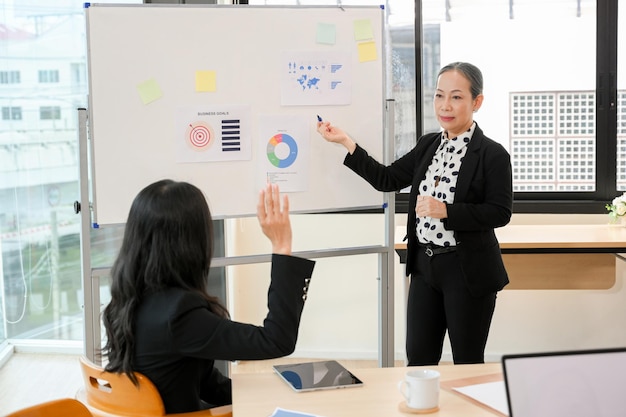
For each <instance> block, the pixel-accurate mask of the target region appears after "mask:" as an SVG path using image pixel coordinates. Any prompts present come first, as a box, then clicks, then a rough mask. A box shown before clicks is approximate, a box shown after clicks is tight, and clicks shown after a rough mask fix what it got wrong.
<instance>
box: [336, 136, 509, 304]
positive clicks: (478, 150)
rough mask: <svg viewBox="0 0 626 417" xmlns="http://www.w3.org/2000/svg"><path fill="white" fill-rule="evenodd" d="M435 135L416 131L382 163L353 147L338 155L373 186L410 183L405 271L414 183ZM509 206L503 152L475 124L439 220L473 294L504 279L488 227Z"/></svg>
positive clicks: (409, 268) (412, 243) (410, 267)
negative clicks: (413, 140)
mask: <svg viewBox="0 0 626 417" xmlns="http://www.w3.org/2000/svg"><path fill="white" fill-rule="evenodd" d="M440 140H441V133H440V132H437V133H429V134H426V135H424V136H422V137H421V138H419V139H418V141H417V144H416V145H415V147H414V148H413V149H412V150H411V151H410V152H409V153H407V154H406V155H404V156H402V157H401V158H399V159H398V160H397V161H395V162H393V163H392V164H391V165H390V166H388V167H387V166H385V165H382V164H381V163H379V162H378V161H376V160H375V159H374V158H372V157H371V156H369V155H368V154H367V152H366V151H365V150H364V149H363V148H361V147H359V146H357V149H356V150H355V151H354V153H353V154H352V155H350V154H348V155H347V156H346V158H345V160H344V164H345V165H346V166H347V167H349V168H350V169H352V170H353V171H354V172H356V173H357V174H358V175H359V176H361V177H362V178H364V179H365V180H366V181H367V182H369V183H370V184H371V185H372V186H373V187H374V188H376V189H377V190H379V191H386V192H391V191H399V190H402V189H404V188H406V187H408V186H411V193H410V195H409V212H408V219H407V237H408V242H407V263H406V274H407V275H409V274H410V273H411V272H413V271H414V270H415V265H414V264H415V261H416V250H417V235H416V233H415V226H416V214H415V206H416V204H417V196H418V194H419V189H418V188H419V187H418V185H419V184H420V182H421V181H422V179H423V178H424V176H425V175H426V170H427V169H428V167H429V165H430V163H431V161H432V158H433V155H434V154H435V152H436V150H437V146H438V145H439V143H440ZM512 207H513V182H512V174H511V158H510V156H509V153H508V152H507V151H506V150H505V149H504V147H503V146H502V145H500V144H499V143H497V142H495V141H493V140H491V139H489V138H488V137H486V136H485V135H484V134H483V131H482V130H481V129H480V128H479V127H478V126H476V129H475V130H474V135H473V136H472V140H471V141H470V143H469V145H468V148H467V153H466V155H465V158H464V159H463V163H462V164H461V168H460V171H459V177H458V180H457V186H456V192H455V195H454V202H453V203H452V204H448V205H447V211H448V218H447V219H444V220H443V224H444V227H445V228H446V229H447V230H452V231H453V232H454V236H455V239H456V242H457V252H458V255H459V258H460V260H461V267H462V269H463V272H464V275H465V279H466V283H467V285H468V287H469V290H470V292H471V293H472V294H473V295H476V296H480V295H484V294H487V293H490V292H496V291H499V290H501V289H502V288H504V286H505V285H506V284H508V282H509V279H508V275H507V273H506V270H505V268H504V263H503V262H502V255H501V252H500V245H499V243H498V240H497V238H496V235H495V232H494V228H496V227H501V226H504V225H506V224H507V223H508V222H509V221H510V219H511V213H512Z"/></svg>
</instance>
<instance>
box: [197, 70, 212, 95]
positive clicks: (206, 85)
mask: <svg viewBox="0 0 626 417" xmlns="http://www.w3.org/2000/svg"><path fill="white" fill-rule="evenodd" d="M215 89H216V82H215V71H196V91H199V92H206V91H215Z"/></svg>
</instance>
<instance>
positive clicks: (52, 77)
mask: <svg viewBox="0 0 626 417" xmlns="http://www.w3.org/2000/svg"><path fill="white" fill-rule="evenodd" d="M39 82H40V83H58V82H59V71H57V70H39Z"/></svg>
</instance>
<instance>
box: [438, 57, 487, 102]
mask: <svg viewBox="0 0 626 417" xmlns="http://www.w3.org/2000/svg"><path fill="white" fill-rule="evenodd" d="M453 70H455V71H458V72H460V73H461V74H463V76H465V78H467V80H468V81H469V82H470V91H471V93H472V98H476V97H478V95H479V94H482V93H483V74H482V72H480V70H479V69H478V67H477V66H475V65H472V64H470V63H469V62H453V63H451V64H448V65H446V66H445V67H443V68H441V70H439V74H438V75H437V78H439V76H440V75H441V74H443V73H444V72H448V71H453Z"/></svg>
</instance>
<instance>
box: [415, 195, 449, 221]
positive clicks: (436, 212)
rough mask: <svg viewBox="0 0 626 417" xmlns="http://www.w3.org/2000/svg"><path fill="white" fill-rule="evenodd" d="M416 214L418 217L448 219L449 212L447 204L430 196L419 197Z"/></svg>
mask: <svg viewBox="0 0 626 417" xmlns="http://www.w3.org/2000/svg"><path fill="white" fill-rule="evenodd" d="M415 214H417V217H432V218H433V219H445V218H447V217H448V210H447V207H446V203H444V202H442V201H439V200H437V199H436V198H434V197H431V196H428V195H418V196H417V205H416V206H415Z"/></svg>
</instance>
